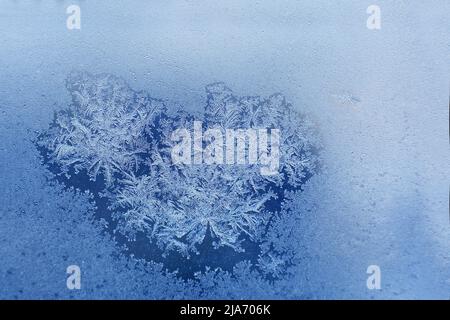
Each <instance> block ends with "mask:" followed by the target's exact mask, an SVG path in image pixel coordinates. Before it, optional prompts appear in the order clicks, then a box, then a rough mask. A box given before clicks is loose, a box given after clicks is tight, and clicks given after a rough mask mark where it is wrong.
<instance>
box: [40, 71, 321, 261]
mask: <svg viewBox="0 0 450 320" xmlns="http://www.w3.org/2000/svg"><path fill="white" fill-rule="evenodd" d="M66 86H67V89H68V91H69V92H70V94H71V98H72V103H71V104H70V106H69V107H67V108H66V109H64V110H61V111H59V112H57V113H56V114H55V119H54V121H53V123H52V124H51V126H50V127H49V129H48V130H46V131H45V132H44V133H42V134H41V135H40V137H39V139H38V145H39V146H40V147H41V148H42V149H44V150H45V152H46V158H47V159H48V163H50V164H51V165H53V166H55V167H57V168H58V169H59V174H61V175H62V176H66V177H68V178H70V177H73V176H80V175H83V176H88V177H89V179H90V180H91V181H97V182H98V181H101V182H102V184H101V185H102V190H101V191H98V190H96V192H97V193H99V194H98V196H102V197H106V198H107V199H108V202H109V204H110V206H109V210H110V213H111V216H112V217H113V218H114V219H116V221H118V223H117V230H118V231H120V232H122V233H123V234H125V235H126V236H127V237H128V238H129V239H130V240H133V239H134V238H135V237H136V235H137V234H139V233H141V234H144V235H146V236H147V237H148V239H149V241H152V242H154V243H156V244H157V245H158V247H159V248H160V249H161V250H162V252H164V253H169V252H172V251H177V252H179V253H181V254H182V255H183V256H184V257H189V256H190V255H191V254H193V253H198V249H197V248H198V245H200V244H201V243H202V242H203V240H204V238H205V236H206V234H207V233H208V232H209V233H210V236H211V238H212V239H213V246H214V248H220V247H224V246H227V247H231V248H233V249H234V250H235V251H236V252H240V251H242V250H243V247H242V243H243V242H244V241H255V242H258V243H261V244H262V245H264V248H263V247H262V251H261V254H262V256H261V257H260V262H261V264H263V265H264V268H266V269H267V268H269V269H270V268H274V269H276V267H277V265H278V264H279V263H281V262H280V261H279V260H280V258H279V257H278V256H277V253H276V252H270V250H269V249H268V248H267V241H264V237H265V238H267V237H270V234H269V235H268V233H269V232H270V230H271V229H273V228H271V227H270V223H271V221H279V220H280V218H279V216H280V215H281V214H282V211H281V210H280V209H281V203H283V201H285V199H284V198H285V195H286V194H287V193H291V192H299V191H301V189H302V185H303V184H304V183H305V182H306V180H308V179H309V178H310V177H311V176H312V175H314V174H315V173H316V172H317V170H318V166H319V158H318V148H319V143H318V142H317V138H316V133H315V129H314V126H313V124H312V123H311V122H310V121H309V120H308V118H307V117H305V116H304V115H302V114H300V113H298V112H297V111H296V110H295V109H294V107H293V106H292V105H291V104H289V103H288V102H286V100H285V98H284V96H283V95H281V94H274V95H271V96H269V97H267V98H262V97H258V96H252V97H239V96H236V95H235V94H233V92H232V91H231V90H230V89H229V88H227V87H226V86H225V85H224V84H223V83H214V84H211V85H208V86H207V87H206V96H207V99H206V105H205V107H204V112H203V116H201V117H196V116H193V115H190V114H189V113H187V112H186V111H183V110H181V109H180V110H168V108H167V106H166V105H165V103H164V102H163V101H162V100H159V99H154V98H152V97H150V96H149V95H147V94H146V93H144V92H136V91H133V90H132V89H130V88H129V86H128V85H127V84H126V83H125V82H124V81H123V80H122V79H120V78H118V77H115V76H112V75H108V74H101V75H91V74H89V73H80V72H74V73H71V74H70V75H69V77H68V79H67V82H66ZM194 121H201V122H202V125H203V126H204V127H205V128H206V127H208V128H212V127H216V128H221V129H223V130H225V129H248V128H278V129H279V130H280V157H281V158H280V167H279V173H278V174H276V175H261V173H260V170H259V168H258V166H257V165H255V164H251V165H250V164H248V165H216V166H210V165H184V164H175V163H173V161H172V159H171V150H172V147H173V146H174V141H172V139H171V134H172V132H173V131H174V130H176V129H178V128H192V127H193V123H194Z"/></svg>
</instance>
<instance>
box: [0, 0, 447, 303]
mask: <svg viewBox="0 0 450 320" xmlns="http://www.w3.org/2000/svg"><path fill="white" fill-rule="evenodd" d="M70 4H78V5H80V6H81V30H68V29H67V28H66V18H67V15H66V13H65V10H66V7H67V6H68V5H70ZM371 4H377V5H379V6H380V7H381V14H382V28H381V30H368V29H367V28H366V19H367V17H368V14H367V13H366V8H367V7H368V6H369V5H371ZM449 12H450V2H448V1H445V0H442V1H438V0H431V1H376V2H375V3H374V2H373V1H276V2H273V1H257V2H256V1H242V0H239V1H237V0H233V1H148V2H146V1H126V2H125V1H123V2H121V1H20V0H16V1H12V0H2V1H1V2H0V179H1V180H0V298H81V299H83V298H156V299H161V298H168V299H171V298H200V297H209V298H211V297H212V298H223V297H234V298H267V297H270V298H280V299H282V298H304V297H307V298H313V299H322V298H331V299H342V298H363V299H389V298H399V299H415V298H424V299H428V298H439V299H448V298H450V224H449V203H448V198H449V189H448V188H449V187H448V186H449V184H448V183H449V173H450V172H449V144H448V136H449V132H448V119H449V114H448V108H449V106H448V99H449V75H450V70H449V58H450V55H449V54H450V50H449V49H450V22H449V18H448V13H449ZM71 70H82V71H89V72H92V73H101V72H108V73H111V74H114V75H117V76H120V77H123V78H124V79H126V80H127V82H128V83H129V84H130V86H131V87H132V88H133V89H135V90H145V91H147V92H149V93H150V95H152V96H153V97H160V98H163V99H167V100H168V102H169V103H170V104H173V105H177V104H182V105H184V106H185V107H186V108H187V109H188V110H191V111H199V110H201V109H202V108H203V105H204V101H205V95H204V86H205V85H207V84H209V83H212V82H215V81H223V82H225V83H226V84H227V85H228V86H229V87H231V88H232V89H233V90H234V92H235V93H236V94H239V95H262V96H267V95H270V94H271V93H273V92H282V93H283V94H285V95H286V96H287V97H288V99H289V100H290V101H291V102H292V103H293V104H294V105H295V106H296V107H297V108H298V109H299V110H301V111H302V112H307V113H308V114H310V116H311V117H312V118H313V119H315V121H316V122H317V123H318V124H319V125H320V131H321V134H322V138H323V141H324V146H325V148H324V152H323V158H324V164H325V172H324V173H323V175H322V176H321V177H318V178H317V179H313V180H312V181H311V183H310V184H309V185H308V187H307V188H306V190H305V191H304V199H305V201H307V202H308V203H309V205H312V206H314V208H315V212H314V213H313V214H312V216H311V218H310V219H308V221H309V223H308V225H306V226H303V228H305V229H307V234H308V237H305V239H304V243H301V244H299V245H301V246H305V247H307V248H308V250H309V253H310V254H309V256H310V257H314V258H313V259H310V260H308V261H305V263H303V264H302V265H299V267H298V275H299V279H305V278H307V279H308V281H306V282H305V281H300V280H299V283H298V288H297V289H295V290H292V291H291V292H284V291H283V290H281V289H280V290H278V291H277V290H276V288H275V289H274V288H271V290H272V291H271V293H270V294H268V295H269V296H266V295H264V288H262V289H261V290H260V291H256V290H255V291H253V290H250V289H248V290H245V288H239V290H241V291H239V293H236V295H235V296H230V295H227V296H225V295H226V294H227V293H226V292H225V291H222V292H221V291H219V290H218V289H217V290H216V291H211V295H210V296H208V294H205V292H206V291H208V288H207V286H206V287H205V286H203V284H202V283H200V284H198V283H186V282H181V281H180V280H179V279H177V277H176V276H167V275H165V276H163V275H162V273H161V274H159V273H158V272H153V273H151V272H148V271H146V270H145V268H143V267H142V266H141V265H140V264H139V262H135V261H130V259H129V258H127V257H124V256H121V255H119V254H118V248H117V246H116V245H115V243H114V242H113V241H112V240H111V239H110V238H109V237H108V236H107V235H105V233H104V232H103V231H102V228H101V226H99V224H98V222H96V221H94V220H93V219H92V211H93V207H92V204H90V202H89V199H88V196H87V195H84V194H76V193H75V192H74V191H71V190H63V189H62V187H61V186H57V185H55V184H54V183H52V182H51V181H48V179H47V174H46V169H45V167H44V166H43V165H42V164H41V159H40V157H39V154H38V152H37V150H36V148H35V147H34V145H33V142H32V139H34V138H35V136H36V131H37V130H44V129H45V128H47V126H48V124H49V122H50V121H51V119H52V117H53V112H54V111H55V110H59V109H60V108H62V107H63V106H65V105H67V104H69V102H70V97H69V94H68V92H67V91H66V89H65V86H64V79H65V78H66V76H67V74H68V73H69V72H70V71H71ZM69 264H77V265H80V267H81V269H82V286H83V287H82V290H78V291H70V290H68V289H67V288H66V277H67V275H66V273H65V272H66V267H67V266H68V265H69ZM371 264H376V265H379V266H380V268H381V271H382V289H381V290H368V289H367V287H366V279H367V276H368V275H367V274H366V269H367V266H369V265H371ZM290 281H292V280H290ZM233 285H234V284H233V282H232V281H230V282H229V285H228V286H229V288H228V290H231V291H233ZM202 286H203V287H202ZM225 286H226V284H225ZM255 286H256V285H255ZM236 290H238V289H236ZM267 291H269V290H267Z"/></svg>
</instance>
